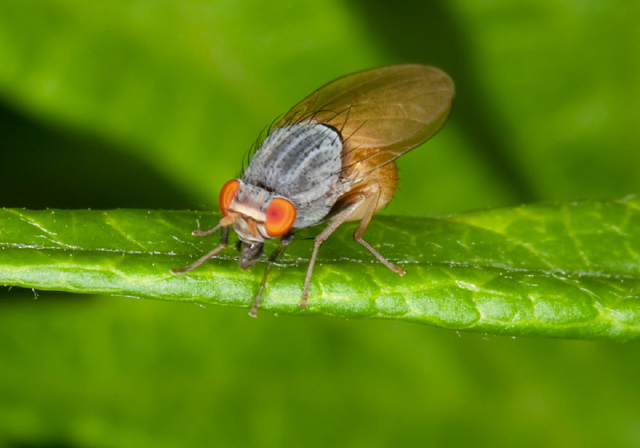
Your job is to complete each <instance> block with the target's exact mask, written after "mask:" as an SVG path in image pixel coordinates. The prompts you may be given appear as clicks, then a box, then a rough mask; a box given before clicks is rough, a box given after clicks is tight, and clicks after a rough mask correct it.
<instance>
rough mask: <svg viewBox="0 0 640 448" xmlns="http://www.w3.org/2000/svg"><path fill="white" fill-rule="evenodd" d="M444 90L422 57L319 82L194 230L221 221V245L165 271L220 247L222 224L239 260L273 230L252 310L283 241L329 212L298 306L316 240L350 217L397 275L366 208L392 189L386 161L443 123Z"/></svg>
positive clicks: (252, 255) (391, 167)
mask: <svg viewBox="0 0 640 448" xmlns="http://www.w3.org/2000/svg"><path fill="white" fill-rule="evenodd" d="M453 93H454V87H453V82H452V81H451V78H449V76H448V75H447V74H446V73H444V72H443V71H441V70H439V69H437V68H435V67H429V66H424V65H395V66H390V67H382V68H377V69H373V70H366V71H363V72H358V73H354V74H351V75H347V76H345V77H342V78H339V79H337V80H335V81H333V82H330V83H329V84H326V85H325V86H323V87H321V88H320V89H318V90H317V91H315V92H314V93H312V94H311V95H310V96H308V97H307V98H305V99H304V100H303V101H302V102H300V103H299V104H297V105H296V106H294V107H293V109H291V110H290V111H289V112H288V113H287V114H286V115H285V116H284V117H283V118H282V119H281V120H280V121H279V122H278V123H277V124H276V125H275V126H274V128H273V130H272V131H271V132H270V134H269V135H268V136H267V138H266V139H265V140H264V142H263V143H262V145H261V146H260V148H258V150H257V151H256V153H255V155H254V157H253V158H252V160H251V162H250V164H249V166H248V168H247V169H246V170H245V172H244V173H243V175H242V177H241V178H240V179H233V180H230V181H229V182H227V183H226V184H225V185H224V186H223V187H222V190H221V192H220V210H221V211H222V214H223V218H222V219H221V220H220V223H219V224H218V225H217V226H216V227H214V228H213V229H211V230H208V231H200V230H196V231H195V232H194V234H195V235H210V234H213V233H215V232H217V231H218V230H220V231H221V239H220V244H219V245H218V246H217V247H216V248H215V249H213V250H212V251H211V252H209V253H207V254H206V255H204V256H203V257H201V258H200V259H198V260H197V261H195V262H194V263H192V264H190V265H189V266H186V267H184V268H181V269H174V270H172V272H174V273H183V272H187V271H190V270H192V269H194V268H196V267H198V266H200V265H201V264H203V263H204V262H205V261H207V260H209V259H210V258H212V257H214V256H216V255H217V254H218V253H220V252H221V251H222V250H223V249H225V248H226V247H227V245H228V236H229V227H233V230H234V231H235V232H236V233H237V234H238V237H239V239H240V241H241V246H242V249H241V255H240V267H241V268H242V269H248V268H250V267H251V266H253V265H254V264H255V262H256V261H257V260H258V258H259V257H260V255H261V253H262V250H263V247H264V242H265V241H266V240H268V239H271V238H276V237H281V241H280V245H279V246H278V248H277V249H276V250H275V251H274V252H273V254H272V255H271V256H270V258H269V262H268V264H267V267H266V269H265V273H264V276H263V279H262V283H261V284H260V287H259V289H258V293H257V294H256V298H255V300H254V304H253V307H252V309H251V313H250V314H251V315H253V316H255V315H256V312H257V307H258V304H259V300H260V296H261V294H262V290H263V289H264V285H265V283H266V279H267V274H268V272H269V269H270V268H271V266H272V264H273V262H274V261H275V260H276V259H277V257H278V256H279V255H280V254H281V253H282V251H283V250H284V248H285V247H286V245H287V244H289V242H291V240H292V238H293V235H294V229H301V228H305V227H310V226H314V225H316V224H319V223H322V222H324V221H328V222H329V224H328V225H327V226H326V227H325V229H324V230H323V231H322V232H320V234H318V236H316V238H315V244H314V248H313V252H312V253H311V259H310V261H309V266H308V268H307V275H306V277H305V282H304V286H303V290H302V299H301V302H300V305H301V306H305V305H306V303H307V296H308V293H309V283H310V281H311V275H312V272H313V267H314V265H315V262H316V258H317V255H318V251H319V249H320V246H321V245H322V243H323V242H324V241H325V240H326V239H327V238H328V237H329V236H330V235H331V234H332V233H333V232H334V231H335V230H336V229H337V228H338V227H339V226H340V225H341V224H343V223H344V222H347V221H358V220H359V221H360V224H359V225H358V227H357V229H356V231H355V233H354V238H355V239H356V241H358V242H359V243H360V244H362V245H363V246H364V247H365V248H366V249H367V250H369V251H370V252H371V253H372V254H373V255H374V256H375V257H376V258H377V259H378V260H379V261H380V262H381V263H383V264H384V265H385V266H387V267H388V268H389V269H391V270H393V271H395V272H397V273H398V274H400V275H404V274H405V271H404V270H403V269H402V268H400V267H398V266H395V265H393V264H392V263H390V262H389V261H388V260H387V259H386V258H384V257H383V256H382V255H381V254H380V253H379V252H378V251H377V250H376V249H374V248H373V247H372V246H371V245H370V244H369V243H367V242H366V241H365V240H364V239H363V238H362V237H363V235H364V232H365V231H366V229H367V226H368V225H369V222H370V221H371V218H372V216H373V214H374V213H375V212H376V211H377V210H379V209H380V208H382V207H383V206H384V205H385V204H387V202H389V201H390V200H391V198H392V197H393V195H394V193H395V191H396V187H397V169H396V165H395V163H394V160H395V159H397V158H398V157H400V156H401V155H402V154H404V153H406V152H407V151H409V150H411V149H413V148H415V147H416V146H418V145H420V144H421V143H423V142H424V141H426V140H427V139H429V138H430V137H432V136H433V135H434V134H435V133H436V132H437V131H438V130H439V129H440V128H441V127H442V125H443V124H444V122H445V121H446V119H447V117H448V115H449V110H450V108H451V100H452V98H453Z"/></svg>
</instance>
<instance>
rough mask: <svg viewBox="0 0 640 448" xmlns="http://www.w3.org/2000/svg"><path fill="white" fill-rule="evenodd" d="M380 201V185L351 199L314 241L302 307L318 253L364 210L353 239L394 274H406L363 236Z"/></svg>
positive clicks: (307, 293)
mask: <svg viewBox="0 0 640 448" xmlns="http://www.w3.org/2000/svg"><path fill="white" fill-rule="evenodd" d="M379 199H380V187H379V186H378V184H374V185H372V188H371V190H370V193H369V194H364V193H361V194H359V195H357V196H354V197H351V198H350V201H352V203H351V205H349V206H347V207H346V208H345V209H343V210H342V211H340V212H338V213H337V214H336V215H335V216H334V217H333V218H332V219H331V222H330V223H329V225H328V226H327V227H326V228H325V229H324V230H323V231H322V232H320V234H319V235H318V236H316V238H315V240H314V246H313V252H312V253H311V260H309V267H308V268H307V275H306V277H305V279H304V288H303V290H302V299H301V300H300V306H302V307H304V306H306V305H307V298H308V296H309V284H310V283H311V276H312V274H313V267H314V266H315V264H316V259H317V257H318V251H319V250H320V246H321V245H322V243H324V242H325V240H326V239H327V238H329V236H330V235H331V234H332V233H333V232H334V231H335V230H336V229H337V228H338V227H340V226H341V225H342V224H343V223H345V222H346V221H349V220H351V219H350V218H351V217H352V215H354V214H356V213H358V212H359V210H360V209H361V207H362V208H364V210H363V214H362V218H360V224H359V225H358V228H357V229H356V231H355V232H354V234H353V238H354V239H355V240H356V241H357V242H358V243H360V244H361V245H362V246H364V247H365V248H366V249H367V250H368V251H369V252H371V254H373V256H374V257H376V258H377V259H378V261H380V263H382V264H384V265H385V266H386V267H388V268H389V269H391V270H392V271H393V272H396V273H397V274H399V275H404V274H406V271H405V270H404V269H402V268H401V267H399V266H396V265H394V264H393V263H391V262H390V261H389V260H387V259H386V258H384V257H383V256H382V255H381V254H380V252H378V251H377V250H376V249H374V248H373V246H371V244H369V243H368V242H366V241H365V240H364V239H363V238H362V236H363V235H364V232H365V231H366V230H367V227H368V226H369V223H370V222H371V218H372V217H373V214H374V213H375V212H376V210H377V205H378V200H379Z"/></svg>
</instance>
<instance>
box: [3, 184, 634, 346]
mask: <svg viewBox="0 0 640 448" xmlns="http://www.w3.org/2000/svg"><path fill="white" fill-rule="evenodd" d="M0 223H1V225H2V228H3V229H4V231H3V234H2V241H1V243H0V244H1V246H2V252H0V253H1V258H0V266H1V267H2V269H1V273H0V282H2V283H5V284H7V285H18V286H22V287H29V288H39V289H47V290H60V291H71V292H82V293H98V294H111V295H124V296H131V297H138V298H153V299H166V300H178V301H191V302H197V303H202V304H217V305H232V306H243V307H248V306H250V304H251V302H252V300H253V296H254V294H255V292H256V290H257V287H258V284H259V281H260V279H261V276H262V269H260V268H254V269H252V270H250V271H242V270H240V269H239V268H238V266H237V262H236V254H235V253H234V251H233V250H232V249H227V251H226V252H223V254H221V256H220V257H218V258H217V259H215V260H212V261H210V262H208V263H207V264H206V265H205V266H202V267H200V268H198V269H196V270H194V271H191V272H189V273H188V274H185V275H173V274H171V273H170V272H169V269H170V268H175V267H181V266H184V265H186V264H187V263H189V262H190V261H192V260H193V259H194V257H196V256H199V255H201V254H202V253H204V252H205V251H208V250H209V249H210V248H211V247H212V246H213V245H214V244H216V241H215V240H211V239H203V238H199V237H194V236H191V235H190V231H191V230H192V229H193V228H195V227H198V226H200V227H202V228H208V227H209V226H213V225H215V223H216V217H215V216H213V215H211V214H208V213H199V212H159V211H144V210H111V211H79V210H77V211H62V210H45V211H29V210H17V209H4V210H2V212H1V213H0ZM317 231H318V230H317V229H308V230H306V231H304V232H301V233H300V235H298V238H297V241H296V242H294V243H292V244H291V245H290V246H289V247H288V248H287V252H286V253H285V255H284V256H283V257H281V259H280V260H279V261H278V265H277V266H274V268H273V270H272V272H271V274H270V277H269V280H268V283H267V287H266V290H265V295H264V297H263V302H262V304H261V308H262V309H263V310H270V311H273V312H276V313H287V314H305V315H308V314H326V315H333V316H338V317H343V318H356V317H374V318H386V319H396V320H405V321H411V322H419V323H425V324H429V325H434V326H438V327H444V328H449V329H457V330H468V331H480V332H487V333H495V334H507V335H529V336H549V337H565V338H584V339H612V340H638V339H640V253H639V252H638V249H639V248H640V199H638V198H636V197H628V198H625V199H624V200H620V201H612V202H596V201H586V202H579V203H565V204H557V205H527V206H521V207H516V208H505V209H494V210H485V211H477V212H471V213H464V214H459V215H454V216H450V217H447V218H442V219H419V218H399V217H376V219H375V220H374V223H373V224H372V225H371V227H370V228H369V230H368V232H367V235H366V236H367V237H368V240H369V241H370V242H372V243H373V244H374V245H375V246H376V247H377V248H379V250H380V251H381V252H382V253H383V254H384V255H385V256H386V257H388V258H389V259H390V260H391V261H393V262H395V263H398V264H400V265H401V266H403V267H404V268H405V269H406V270H407V271H408V273H407V275H406V276H404V277H399V276H397V275H396V274H394V273H393V272H391V271H389V270H388V269H386V268H385V267H384V266H382V265H381V264H379V263H378V262H376V261H375V260H374V259H373V257H372V256H371V255H370V254H369V253H368V252H366V250H364V249H363V248H361V247H360V246H359V245H357V244H356V243H355V242H353V241H352V240H351V233H352V231H353V225H351V226H343V228H341V229H339V230H338V231H337V232H336V233H335V234H334V235H333V236H332V237H331V238H330V239H329V240H328V241H327V242H326V243H325V244H324V245H323V247H322V248H321V251H320V258H319V261H318V265H317V266H316V269H315V271H314V276H313V279H312V283H311V288H310V299H309V304H308V306H307V307H306V308H301V307H299V305H298V302H299V299H300V295H301V290H302V283H303V280H304V275H305V272H306V268H307V264H308V259H309V255H310V252H311V247H312V237H313V236H314V235H315V234H316V233H317ZM269 248H270V249H273V245H271V246H269ZM269 248H268V249H269ZM261 264H262V265H263V266H264V263H261ZM259 265H260V264H259ZM263 312H264V311H263Z"/></svg>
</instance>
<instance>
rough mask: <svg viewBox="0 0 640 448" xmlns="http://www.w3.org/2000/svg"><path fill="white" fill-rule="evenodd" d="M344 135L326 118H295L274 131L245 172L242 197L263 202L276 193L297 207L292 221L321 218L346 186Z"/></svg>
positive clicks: (305, 223) (299, 224)
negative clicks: (315, 120) (325, 122)
mask: <svg viewBox="0 0 640 448" xmlns="http://www.w3.org/2000/svg"><path fill="white" fill-rule="evenodd" d="M341 171H342V139H341V137H340V133H339V132H338V131H336V130H335V129H333V128H331V127H329V126H325V125H322V124H311V123H307V124H295V125H291V126H284V127H281V128H278V129H276V130H274V131H273V132H271V133H270V134H269V136H268V137H267V138H266V139H265V141H264V142H263V143H262V145H261V146H260V148H258V150H257V151H256V153H255V155H254V156H253V158H252V159H251V162H250V163H249V167H248V168H247V170H246V171H245V172H244V174H243V176H242V181H243V183H244V184H245V185H242V187H241V188H240V191H239V192H238V197H237V198H236V199H237V200H238V201H241V202H244V203H252V204H256V205H258V202H259V201H265V199H267V203H264V202H263V204H264V205H263V206H264V207H266V206H267V205H268V201H270V199H271V198H273V197H276V196H281V197H283V198H285V199H287V200H289V201H290V202H291V203H292V204H293V205H294V206H295V207H296V212H297V215H296V221H295V223H294V225H293V227H297V228H302V227H309V226H312V225H315V224H318V223H319V222H321V221H322V220H323V219H324V218H325V217H326V216H327V215H328V214H329V211H330V210H331V207H332V206H333V205H334V204H335V202H336V200H337V199H338V197H339V196H340V195H341V194H342V193H343V192H344V186H343V184H342V182H341V178H340V173H341Z"/></svg>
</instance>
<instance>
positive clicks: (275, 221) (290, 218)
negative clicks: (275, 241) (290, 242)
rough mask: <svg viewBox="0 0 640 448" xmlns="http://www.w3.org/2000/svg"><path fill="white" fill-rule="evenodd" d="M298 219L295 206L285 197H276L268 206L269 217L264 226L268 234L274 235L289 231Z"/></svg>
mask: <svg viewBox="0 0 640 448" xmlns="http://www.w3.org/2000/svg"><path fill="white" fill-rule="evenodd" d="M295 220H296V208H295V206H294V205H293V204H292V203H291V202H289V201H287V200H286V199H283V198H274V199H272V200H271V203H270V204H269V207H267V217H266V218H265V221H264V227H265V229H266V230H267V234H268V235H269V236H272V237H276V236H280V235H284V234H285V233H287V232H288V231H289V230H290V229H291V227H292V226H293V223H294V222H295Z"/></svg>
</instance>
